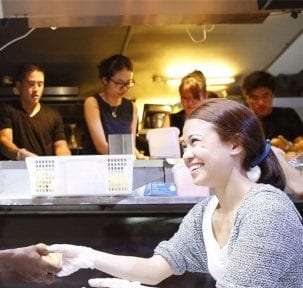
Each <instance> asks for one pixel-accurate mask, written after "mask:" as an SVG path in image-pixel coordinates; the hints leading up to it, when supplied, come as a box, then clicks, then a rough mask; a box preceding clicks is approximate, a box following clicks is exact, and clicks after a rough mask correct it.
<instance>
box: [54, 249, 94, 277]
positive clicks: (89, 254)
mask: <svg viewBox="0 0 303 288" xmlns="http://www.w3.org/2000/svg"><path fill="white" fill-rule="evenodd" d="M49 250H50V251H52V252H57V253H61V254H62V270H61V271H60V272H59V273H57V276H59V277H63V276H68V275H70V274H72V273H75V272H76V271H78V270H80V269H87V268H90V269H94V266H95V253H94V250H93V249H91V248H89V247H84V246H76V245H68V244H54V245H51V246H50V247H49Z"/></svg>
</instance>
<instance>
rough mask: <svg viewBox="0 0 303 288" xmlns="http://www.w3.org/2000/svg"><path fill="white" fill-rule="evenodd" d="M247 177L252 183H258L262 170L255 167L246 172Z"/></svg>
mask: <svg viewBox="0 0 303 288" xmlns="http://www.w3.org/2000/svg"><path fill="white" fill-rule="evenodd" d="M246 175H247V177H248V179H249V180H250V181H253V182H255V183H257V182H258V180H259V179H260V176H261V169H260V167H259V166H254V167H252V168H249V170H247V171H246Z"/></svg>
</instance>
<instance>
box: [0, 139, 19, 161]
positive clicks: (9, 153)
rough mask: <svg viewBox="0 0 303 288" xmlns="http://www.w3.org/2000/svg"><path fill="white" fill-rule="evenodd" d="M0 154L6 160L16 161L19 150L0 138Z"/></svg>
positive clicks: (11, 143)
mask: <svg viewBox="0 0 303 288" xmlns="http://www.w3.org/2000/svg"><path fill="white" fill-rule="evenodd" d="M0 148H1V153H2V154H3V155H4V156H6V157H7V158H8V159H11V160H16V159H17V155H18V152H19V150H20V149H21V148H19V147H18V146H17V145H15V144H14V143H13V142H11V141H8V140H6V139H3V138H1V144H0Z"/></svg>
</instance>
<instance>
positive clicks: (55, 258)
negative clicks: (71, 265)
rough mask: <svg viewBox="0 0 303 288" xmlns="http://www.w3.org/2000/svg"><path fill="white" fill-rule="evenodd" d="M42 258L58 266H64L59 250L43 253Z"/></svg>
mask: <svg viewBox="0 0 303 288" xmlns="http://www.w3.org/2000/svg"><path fill="white" fill-rule="evenodd" d="M42 259H43V260H44V261H46V262H48V263H50V264H52V265H54V266H56V267H62V254H61V253H57V252H50V253H48V254H47V255H43V256H42Z"/></svg>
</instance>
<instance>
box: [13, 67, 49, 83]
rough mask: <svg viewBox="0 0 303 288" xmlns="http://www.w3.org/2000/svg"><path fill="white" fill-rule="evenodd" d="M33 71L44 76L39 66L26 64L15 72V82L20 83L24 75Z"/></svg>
mask: <svg viewBox="0 0 303 288" xmlns="http://www.w3.org/2000/svg"><path fill="white" fill-rule="evenodd" d="M33 71H39V72H42V73H43V74H45V71H44V69H43V68H42V67H41V66H39V65H38V64H34V63H26V64H23V65H22V66H21V67H20V68H19V70H18V71H17V74H16V76H15V81H20V82H22V81H23V80H24V78H25V75H26V74H27V73H29V72H33Z"/></svg>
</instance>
